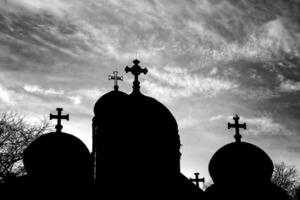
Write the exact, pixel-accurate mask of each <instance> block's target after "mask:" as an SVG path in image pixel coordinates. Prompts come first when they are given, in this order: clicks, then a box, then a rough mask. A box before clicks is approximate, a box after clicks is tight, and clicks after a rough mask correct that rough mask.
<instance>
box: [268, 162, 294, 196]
mask: <svg viewBox="0 0 300 200" xmlns="http://www.w3.org/2000/svg"><path fill="white" fill-rule="evenodd" d="M272 182H273V183H274V184H276V185H277V186H279V187H281V188H283V189H284V190H286V191H287V193H288V194H289V195H290V196H291V197H294V196H295V192H296V189H297V187H298V186H299V174H298V171H297V169H296V168H295V166H291V165H286V164H285V163H284V162H281V163H275V164H274V172H273V175H272Z"/></svg>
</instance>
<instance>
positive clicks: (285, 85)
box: [279, 80, 300, 92]
mask: <svg viewBox="0 0 300 200" xmlns="http://www.w3.org/2000/svg"><path fill="white" fill-rule="evenodd" d="M279 90H280V91H281V92H298V91H300V82H294V81H291V80H286V81H283V82H281V83H280V86H279Z"/></svg>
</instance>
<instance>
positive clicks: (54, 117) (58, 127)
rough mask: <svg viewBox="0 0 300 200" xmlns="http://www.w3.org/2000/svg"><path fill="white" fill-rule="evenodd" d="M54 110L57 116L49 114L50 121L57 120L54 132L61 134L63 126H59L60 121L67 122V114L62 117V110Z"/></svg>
mask: <svg viewBox="0 0 300 200" xmlns="http://www.w3.org/2000/svg"><path fill="white" fill-rule="evenodd" d="M56 110H57V112H58V114H57V115H53V114H50V120H52V119H57V125H56V126H55V128H56V132H57V133H61V129H62V128H63V126H62V125H61V120H62V119H65V120H68V121H69V114H67V115H62V114H61V111H62V110H63V109H62V108H56Z"/></svg>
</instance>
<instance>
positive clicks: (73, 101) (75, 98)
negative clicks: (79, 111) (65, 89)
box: [68, 96, 81, 105]
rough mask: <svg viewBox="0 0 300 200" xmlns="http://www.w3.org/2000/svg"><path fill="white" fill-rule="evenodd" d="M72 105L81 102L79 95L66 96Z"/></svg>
mask: <svg viewBox="0 0 300 200" xmlns="http://www.w3.org/2000/svg"><path fill="white" fill-rule="evenodd" d="M68 98H69V99H70V100H71V101H72V103H73V104H74V105H79V104H81V96H70V97H68Z"/></svg>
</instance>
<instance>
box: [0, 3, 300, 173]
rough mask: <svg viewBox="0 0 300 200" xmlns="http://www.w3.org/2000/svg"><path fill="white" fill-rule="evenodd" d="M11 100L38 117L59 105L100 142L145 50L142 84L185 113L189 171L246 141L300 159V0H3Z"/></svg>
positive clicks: (0, 35) (1, 76) (84, 134)
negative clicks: (99, 111)
mask: <svg viewBox="0 0 300 200" xmlns="http://www.w3.org/2000/svg"><path fill="white" fill-rule="evenodd" d="M0 46H1V47H0V109H1V111H6V110H17V111H20V112H22V113H24V114H26V115H27V116H28V117H29V118H30V119H33V120H34V119H36V118H42V117H43V116H48V114H49V112H54V111H55V108H56V107H63V108H64V111H65V112H67V113H70V115H71V116H70V118H71V121H70V122H65V123H64V124H65V131H67V132H70V133H72V134H74V135H76V136H78V137H79V138H81V139H82V140H83V141H84V142H85V143H86V144H87V145H88V146H89V148H90V147H91V118H92V116H93V113H92V110H93V105H94V103H95V101H96V100H97V99H98V98H99V97H100V96H101V95H102V94H104V93H105V92H108V91H110V90H111V89H112V88H113V83H112V82H110V81H108V80H107V76H108V75H109V74H111V73H112V72H113V71H114V70H115V69H117V70H119V72H120V74H123V75H124V79H125V81H124V82H122V83H120V89H121V90H124V91H125V92H128V93H129V92H130V91H131V81H132V77H131V76H130V75H125V74H124V67H125V66H126V65H131V62H132V60H133V59H135V58H138V59H139V60H141V65H142V66H144V67H147V68H148V70H149V73H148V74H147V75H146V76H142V77H141V82H142V83H141V86H142V91H143V92H144V93H145V94H147V95H150V96H153V97H155V98H157V99H158V100H160V101H161V102H163V103H164V104H165V105H166V106H167V107H168V108H169V109H170V110H171V111H172V112H173V114H174V116H175V117H176V119H177V121H178V124H179V127H180V135H181V140H182V144H183V147H182V153H183V157H182V171H183V172H184V173H185V174H186V175H187V176H192V174H193V172H196V171H199V172H200V173H201V174H203V175H204V176H206V177H208V172H207V166H208V162H209V159H210V157H211V156H212V154H213V153H214V152H215V151H216V150H217V149H218V148H220V147H221V146H223V145H224V144H226V143H229V142H232V141H233V134H234V133H233V131H232V130H230V131H228V130H227V127H226V125H227V122H229V121H232V119H231V116H232V115H234V114H239V115H240V116H241V121H243V122H246V123H247V125H248V129H247V131H243V140H244V141H248V142H252V143H254V144H257V145H258V146H260V147H261V148H263V149H264V150H265V151H266V152H267V153H269V154H270V156H271V157H272V159H273V160H274V161H284V162H286V163H287V164H292V165H296V166H297V167H298V169H300V158H299V153H300V132H299V130H300V129H299V128H300V125H299V120H300V101H299V96H300V1H299V0H266V1H255V0H247V1H246V0H213V1H212V0H197V1H196V0H186V1H182V0H163V1H158V0H139V1H134V0H131V1H130V0H122V1H121V0H120V1H117V0H110V1H108V0H105V1H104V0H103V1H102V0H90V1H83V0H64V1H62V0H26V1H23V0H0Z"/></svg>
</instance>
